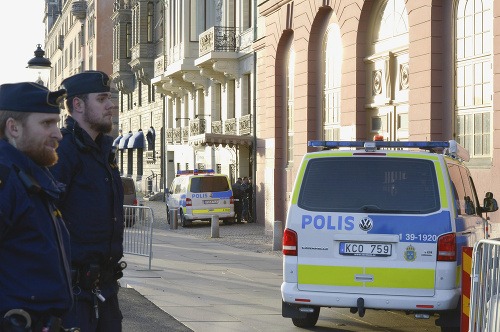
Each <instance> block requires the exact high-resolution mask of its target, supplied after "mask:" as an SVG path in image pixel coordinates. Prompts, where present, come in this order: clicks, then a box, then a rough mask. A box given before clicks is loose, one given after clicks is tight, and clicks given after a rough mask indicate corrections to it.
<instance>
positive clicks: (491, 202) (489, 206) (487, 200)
mask: <svg viewBox="0 0 500 332" xmlns="http://www.w3.org/2000/svg"><path fill="white" fill-rule="evenodd" d="M496 210H498V203H497V200H496V199H494V198H493V193H492V192H489V191H488V192H487V193H486V195H485V196H484V200H483V206H482V207H481V212H495V211H496Z"/></svg>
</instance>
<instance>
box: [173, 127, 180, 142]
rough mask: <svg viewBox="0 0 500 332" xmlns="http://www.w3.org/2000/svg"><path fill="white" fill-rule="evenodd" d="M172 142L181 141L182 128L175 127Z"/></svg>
mask: <svg viewBox="0 0 500 332" xmlns="http://www.w3.org/2000/svg"><path fill="white" fill-rule="evenodd" d="M172 142H175V143H181V128H174V136H173V140H172Z"/></svg>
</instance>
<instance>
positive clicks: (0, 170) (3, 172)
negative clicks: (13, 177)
mask: <svg viewBox="0 0 500 332" xmlns="http://www.w3.org/2000/svg"><path fill="white" fill-rule="evenodd" d="M9 174H10V168H9V167H7V166H5V165H2V164H0V188H2V187H3V186H4V185H5V183H6V182H7V178H8V177H9Z"/></svg>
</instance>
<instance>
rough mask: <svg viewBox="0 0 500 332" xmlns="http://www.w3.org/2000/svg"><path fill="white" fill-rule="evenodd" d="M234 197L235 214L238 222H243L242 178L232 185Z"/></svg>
mask: <svg viewBox="0 0 500 332" xmlns="http://www.w3.org/2000/svg"><path fill="white" fill-rule="evenodd" d="M231 189H232V191H233V197H234V214H235V215H236V222H237V223H241V218H242V214H243V194H244V192H243V187H242V180H241V178H238V179H237V180H236V182H235V183H234V184H233V186H232V188H231Z"/></svg>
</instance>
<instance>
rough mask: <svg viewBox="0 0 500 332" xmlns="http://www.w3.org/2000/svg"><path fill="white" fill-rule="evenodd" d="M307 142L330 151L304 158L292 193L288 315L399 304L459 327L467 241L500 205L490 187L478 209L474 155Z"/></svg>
mask: <svg viewBox="0 0 500 332" xmlns="http://www.w3.org/2000/svg"><path fill="white" fill-rule="evenodd" d="M309 146H314V147H320V148H323V149H324V151H319V152H311V153H308V154H306V155H305V156H304V158H303V161H302V164H301V166H300V168H299V170H298V174H297V178H296V180H295V185H294V188H293V193H292V196H291V203H290V206H289V209H288V217H287V221H286V226H285V230H284V237H283V283H282V286H281V293H282V300H283V306H282V315H283V317H289V318H292V321H293V324H294V325H296V326H299V327H312V326H314V325H315V324H316V322H317V320H318V316H319V311H320V307H344V308H351V312H352V313H358V314H359V315H360V316H361V317H362V316H363V315H364V313H365V310H366V309H388V310H398V309H399V310H404V311H406V312H411V313H414V314H415V315H416V317H419V318H422V317H423V318H428V317H429V316H430V315H432V314H435V313H438V314H440V317H439V319H438V320H437V321H436V324H438V325H440V326H441V329H442V331H455V330H457V327H458V326H459V324H460V323H459V318H460V310H459V299H460V294H461V290H460V287H461V285H460V275H461V274H460V271H461V250H462V247H463V246H473V244H474V243H475V242H476V241H478V240H480V239H483V238H485V237H486V236H487V234H486V230H487V221H486V219H485V218H484V217H485V216H483V214H484V213H485V212H493V211H495V210H496V209H497V208H498V207H497V204H496V201H495V200H494V199H493V195H492V194H491V193H487V194H486V198H485V199H484V204H483V206H480V205H479V200H478V197H477V195H476V191H475V188H474V183H473V181H472V178H471V176H470V173H469V171H468V169H467V168H466V167H465V166H464V165H463V163H462V161H461V159H463V160H468V158H469V157H468V152H467V151H466V150H465V149H463V148H462V147H461V146H460V145H458V144H457V143H456V142H455V141H449V142H387V141H375V142H339V141H335V142H333V141H311V142H309ZM343 148H346V149H343ZM415 148H417V149H415ZM436 150H440V152H439V153H436V152H435V151H436Z"/></svg>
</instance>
